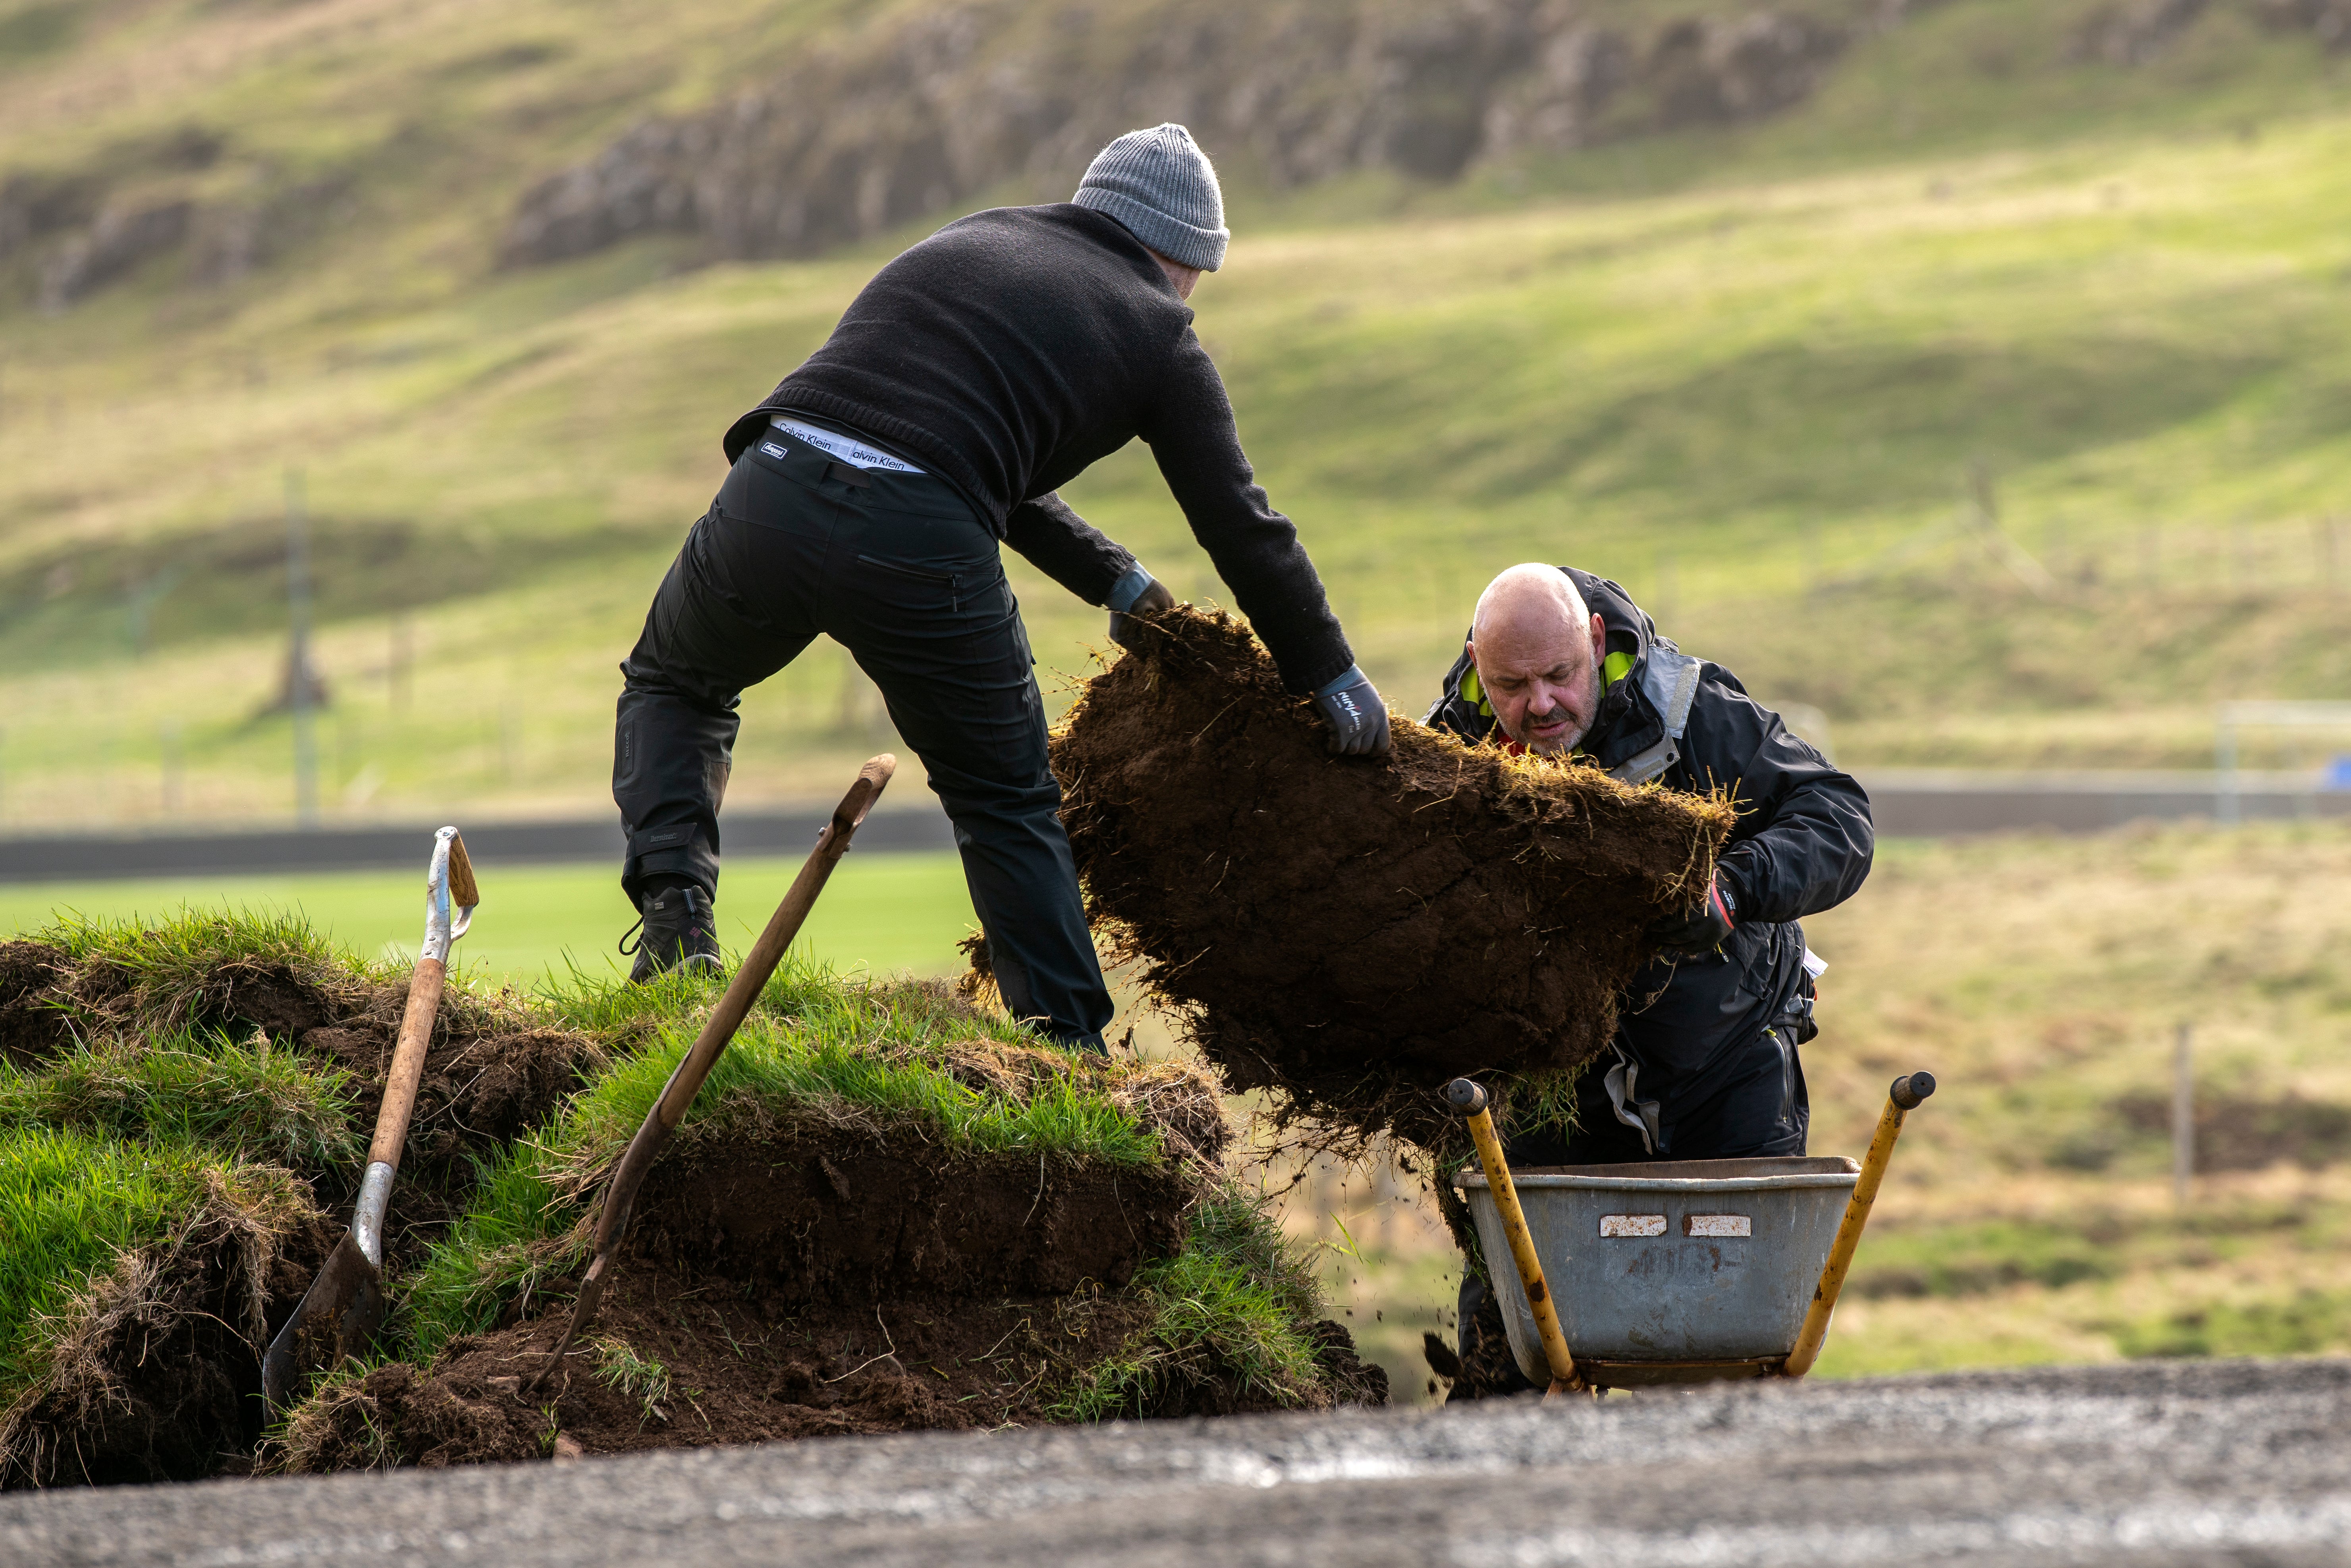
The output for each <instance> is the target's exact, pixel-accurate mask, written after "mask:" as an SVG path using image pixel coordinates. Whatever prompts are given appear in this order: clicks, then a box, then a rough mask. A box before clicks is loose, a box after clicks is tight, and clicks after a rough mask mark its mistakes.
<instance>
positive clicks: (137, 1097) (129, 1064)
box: [0, 1033, 366, 1174]
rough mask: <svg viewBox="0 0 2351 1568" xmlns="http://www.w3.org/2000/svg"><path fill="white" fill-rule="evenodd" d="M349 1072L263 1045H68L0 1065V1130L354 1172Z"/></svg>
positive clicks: (191, 1039)
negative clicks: (32, 1067) (44, 1131)
mask: <svg viewBox="0 0 2351 1568" xmlns="http://www.w3.org/2000/svg"><path fill="white" fill-rule="evenodd" d="M351 1089H352V1084H351V1078H350V1073H348V1072H346V1071H342V1070H341V1069H340V1068H335V1067H327V1066H322V1065H321V1064H320V1063H319V1061H317V1060H316V1059H315V1058H311V1057H308V1056H305V1055H303V1054H302V1053H300V1052H298V1051H292V1050H289V1049H287V1048H286V1047H283V1046H272V1045H271V1044H270V1043H269V1042H268V1041H267V1040H266V1039H263V1040H256V1041H255V1042H253V1043H250V1044H246V1043H240V1042H238V1041H236V1040H230V1039H227V1038H225V1037H224V1036H220V1035H217V1034H211V1035H207V1034H194V1033H192V1034H189V1035H185V1036H183V1037H181V1038H178V1039H172V1038H170V1037H164V1038H162V1039H152V1038H151V1039H148V1040H99V1041H96V1042H88V1041H79V1040H78V1041H76V1042H75V1043H74V1044H73V1045H72V1046H71V1047H70V1048H68V1050H67V1051H65V1052H64V1053H63V1054H61V1055H59V1056H57V1057H56V1058H54V1059H52V1060H50V1061H46V1062H44V1063H42V1064H41V1066H40V1067H39V1069H38V1070H37V1071H26V1070H25V1069H22V1068H19V1067H17V1066H16V1065H14V1064H13V1063H10V1062H7V1061H0V1132H5V1131H9V1130H20V1129H31V1128H49V1129H71V1130H74V1131H77V1132H81V1133H89V1134H104V1135H107V1136H110V1137H113V1138H118V1139H122V1140H125V1141H127V1142H130V1143H135V1144H142V1145H149V1146H163V1147H170V1146H174V1145H187V1146H202V1147H205V1148H210V1149H214V1150H216V1151H220V1152H223V1153H226V1154H231V1155H235V1156H237V1157H239V1158H244V1159H252V1160H266V1161H271V1162H275V1163H277V1164H279V1165H283V1166H288V1167H290V1168H291V1169H294V1170H296V1171H299V1172H303V1173H305V1174H311V1173H325V1172H331V1171H348V1170H355V1169H356V1168H357V1167H358V1166H359V1164H360V1158H361V1155H362V1154H363V1152H364V1150H365V1148H366V1144H365V1142H364V1141H363V1140H362V1138H361V1137H360V1133H359V1130H358V1129H357V1128H356V1127H355V1126H354V1125H353V1124H352V1106H353V1095H352V1092H351Z"/></svg>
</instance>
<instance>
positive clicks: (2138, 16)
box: [2073, 0, 2207, 66]
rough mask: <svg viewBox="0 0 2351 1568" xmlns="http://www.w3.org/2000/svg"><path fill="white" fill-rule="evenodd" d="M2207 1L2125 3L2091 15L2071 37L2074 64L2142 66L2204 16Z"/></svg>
mask: <svg viewBox="0 0 2351 1568" xmlns="http://www.w3.org/2000/svg"><path fill="white" fill-rule="evenodd" d="M2206 5H2207V0H2126V4H2122V5H2102V6H2100V7H2099V8H2098V9H2096V10H2095V11H2093V12H2091V13H2090V15H2089V16H2088V17H2086V18H2085V20H2084V21H2083V24H2082V26H2081V27H2080V28H2079V30H2077V31H2076V32H2075V33H2074V48H2073V56H2074V58H2075V59H2076V60H2100V61H2104V62H2105V64H2107V65H2113V66H2137V65H2145V64H2146V63H2147V61H2149V60H2151V59H2153V58H2154V57H2156V56H2158V55H2159V54H2161V53H2162V52H2163V50H2164V49H2165V48H2166V47H2168V46H2169V44H2170V43H2171V41H2172V40H2173V39H2174V38H2177V37H2179V35H2180V34H2182V33H2184V32H2186V31H2187V30H2188V29H2189V26H2193V25H2194V23H2195V21H2196V19H2197V18H2198V17H2199V16H2202V15H2204V11H2205V7H2206Z"/></svg>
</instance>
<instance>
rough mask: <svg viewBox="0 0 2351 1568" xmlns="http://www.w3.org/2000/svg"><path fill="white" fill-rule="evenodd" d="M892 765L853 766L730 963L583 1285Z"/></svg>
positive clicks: (616, 1191) (632, 1154) (637, 1152)
mask: <svg viewBox="0 0 2351 1568" xmlns="http://www.w3.org/2000/svg"><path fill="white" fill-rule="evenodd" d="M897 770H898V759H897V758H895V757H893V756H892V755H891V754H890V753H888V752H886V751H885V752H883V754H882V755H881V756H879V757H876V758H873V759H872V760H871V761H870V762H868V763H866V765H865V766H864V767H863V768H859V769H858V772H857V782H856V783H854V784H852V785H851V786H850V787H849V793H848V794H846V795H844V796H842V797H841V804H840V805H839V806H836V807H835V808H833V812H832V820H831V821H829V822H827V823H825V825H824V831H822V832H820V833H819V834H818V835H817V841H816V848H815V849H814V850H812V851H810V854H809V858H808V861H807V863H806V864H804V865H802V866H801V867H800V873H799V876H797V877H795V878H793V879H792V885H791V888H790V890H789V892H787V893H786V894H784V901H783V902H782V903H781V904H778V905H776V913H775V915H774V916H773V917H772V918H770V919H769V920H768V928H767V929H766V930H765V931H762V932H761V933H759V939H758V941H757V942H754V943H753V944H752V945H751V950H750V951H749V952H748V953H747V954H745V955H744V956H743V967H741V968H739V969H737V970H736V971H735V977H734V979H732V980H730V981H728V982H727V986H726V994H725V995H724V996H722V997H720V998H718V1005H717V1006H716V1007H715V1008H713V1009H710V1017H709V1019H707V1020H705V1022H704V1024H703V1026H702V1032H701V1033H700V1034H698V1035H696V1036H695V1040H694V1044H693V1046H692V1048H691V1049H689V1050H688V1051H686V1053H685V1058H684V1061H680V1062H679V1063H678V1064H677V1068H676V1070H675V1071H673V1072H671V1074H670V1075H669V1082H667V1083H664V1084H663V1085H662V1092H661V1097H660V1098H659V1099H657V1100H655V1101H654V1102H653V1110H652V1112H651V1113H648V1114H647V1115H646V1117H645V1119H644V1122H643V1124H641V1125H640V1126H639V1127H638V1128H637V1134H636V1136H635V1137H633V1138H631V1139H630V1140H629V1146H628V1148H627V1149H626V1150H625V1151H624V1152H623V1153H622V1155H621V1163H620V1164H619V1165H618V1166H614V1167H613V1170H612V1181H611V1186H608V1187H607V1188H606V1189H605V1192H604V1207H603V1208H602V1210H601V1212H600V1213H599V1214H598V1215H597V1217H596V1243H595V1245H596V1262H595V1263H594V1264H592V1265H591V1266H590V1281H589V1285H588V1290H589V1291H590V1292H592V1291H596V1290H598V1289H601V1273H600V1272H599V1270H601V1268H602V1267H603V1263H604V1260H605V1258H606V1257H607V1256H608V1255H609V1254H610V1253H611V1249H613V1248H614V1247H615V1246H617V1245H619V1243H620V1239H621V1238H622V1236H624V1235H625V1234H627V1232H628V1228H629V1214H630V1210H631V1209H632V1208H633V1207H635V1204H636V1200H637V1188H638V1186H640V1185H642V1184H643V1181H644V1178H645V1173H646V1172H647V1171H649V1170H651V1169H652V1168H653V1160H654V1158H655V1156H657V1155H659V1154H660V1153H661V1149H662V1145H664V1143H666V1142H668V1140H669V1135H670V1134H671V1132H672V1131H674V1129H675V1128H676V1126H677V1124H678V1123H679V1122H681V1121H683V1120H684V1117H685V1112H686V1107H687V1106H689V1105H691V1104H693V1103H694V1097H695V1094H697V1093H698V1092H701V1089H702V1084H703V1081H704V1080H705V1079H706V1078H708V1077H709V1076H710V1070H711V1069H712V1068H714V1067H716V1066H717V1065H718V1058H719V1057H720V1056H721V1055H722V1054H724V1053H725V1051H726V1043H727V1041H729V1040H733V1039H734V1038H735V1031H736V1030H737V1029H738V1028H740V1027H742V1023H743V1019H744V1018H745V1016H746V1015H747V1014H748V1013H749V1012H750V1010H751V1004H752V1003H754V1002H756V1001H758V999H759V993H760V991H761V990H763V989H765V988H766V987H767V984H768V977H769V976H771V975H773V974H774V973H775V972H776V966H777V965H778V964H780V963H782V962H783V960H784V954H785V952H786V951H787V950H789V948H790V946H791V945H792V941H793V939H794V938H795V937H797V936H799V934H800V927H801V926H802V925H805V924H806V923H807V921H808V917H809V911H810V910H811V909H813V908H814V907H815V906H816V896H817V894H820V893H822V892H823V891H824V884H825V882H826V880H827V879H828V878H830V877H831V875H832V868H833V867H834V866H836V865H838V864H840V863H841V856H842V855H844V854H846V853H848V852H849V840H850V836H851V835H852V834H853V833H854V832H856V831H857V828H858V824H859V823H861V822H862V821H865V814H866V813H867V812H868V811H871V810H872V809H873V802H874V801H876V800H880V799H881V798H882V791H883V789H886V788H888V786H889V783H890V778H891V775H892V774H893V773H895V772H896V771H897ZM575 1317H577V1318H579V1319H580V1320H581V1321H584V1319H585V1314H584V1313H575Z"/></svg>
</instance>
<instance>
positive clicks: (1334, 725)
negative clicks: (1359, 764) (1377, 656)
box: [1314, 664, 1390, 757]
mask: <svg viewBox="0 0 2351 1568" xmlns="http://www.w3.org/2000/svg"><path fill="white" fill-rule="evenodd" d="M1314 706H1316V707H1318V708H1321V709H1322V722H1323V723H1325V724H1327V725H1329V726H1330V727H1331V749H1332V752H1334V753H1336V754H1337V755H1339V756H1341V757H1385V756H1386V755H1387V754H1388V748H1389V744H1390V742H1389V740H1388V710H1387V705H1386V704H1384V703H1383V702H1381V701H1380V694H1379V693H1378V692H1377V691H1375V690H1374V689H1373V686H1372V678H1371V677H1370V676H1369V675H1366V674H1364V667H1363V666H1362V665H1361V664H1355V665H1351V666H1350V667H1349V668H1348V671H1347V673H1346V674H1343V675H1341V676H1340V677H1339V678H1338V679H1337V680H1335V681H1332V683H1331V684H1330V685H1327V686H1324V687H1323V688H1322V690H1321V691H1319V692H1316V693H1315V694H1314Z"/></svg>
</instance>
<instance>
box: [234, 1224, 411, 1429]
mask: <svg viewBox="0 0 2351 1568" xmlns="http://www.w3.org/2000/svg"><path fill="white" fill-rule="evenodd" d="M381 1322H383V1291H382V1278H381V1273H380V1272H379V1271H378V1270H377V1269H376V1266H375V1265H374V1264H372V1263H371V1262H369V1261H368V1258H367V1254H366V1253H364V1252H362V1251H360V1243H359V1238H357V1237H356V1236H353V1235H352V1234H351V1233H350V1231H348V1230H347V1231H345V1232H343V1239H342V1240H341V1241H340V1242H339V1243H337V1244H336V1247H335V1249H334V1251H333V1252H331V1253H330V1254H329V1255H328V1258H327V1266H326V1267H325V1268H323V1269H321V1270H319V1277H318V1278H317V1279H315V1280H313V1281H310V1289H309V1290H308V1291H306V1292H305V1293H304V1294H303V1297H302V1304H301V1305H299V1306H298V1307H296V1308H295V1309H294V1315H293V1316H292V1317H290V1318H288V1319H287V1320H286V1326H285V1327H284V1328H282V1329H280V1330H278V1331H277V1338H276V1339H274V1340H271V1341H270V1342H269V1350H268V1353H267V1354H265V1355H263V1356H262V1358H261V1397H262V1400H263V1402H264V1403H265V1404H266V1406H268V1408H269V1413H270V1415H272V1416H278V1415H282V1414H284V1412H285V1409H286V1406H287V1400H288V1398H289V1397H290V1396H292V1395H293V1394H294V1392H295V1391H296V1389H298V1388H299V1387H301V1386H302V1385H306V1384H308V1382H309V1380H310V1378H311V1377H313V1376H314V1375H317V1374H319V1373H320V1372H324V1371H326V1370H328V1369H329V1368H330V1367H336V1366H340V1365H341V1364H343V1363H344V1361H346V1360H347V1359H349V1358H350V1357H352V1356H355V1355H360V1354H364V1353H365V1351H366V1350H367V1347H368V1345H369V1344H370V1343H372V1342H373V1341H374V1339H375V1331H376V1327H377V1325H378V1324H380V1323H381Z"/></svg>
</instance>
